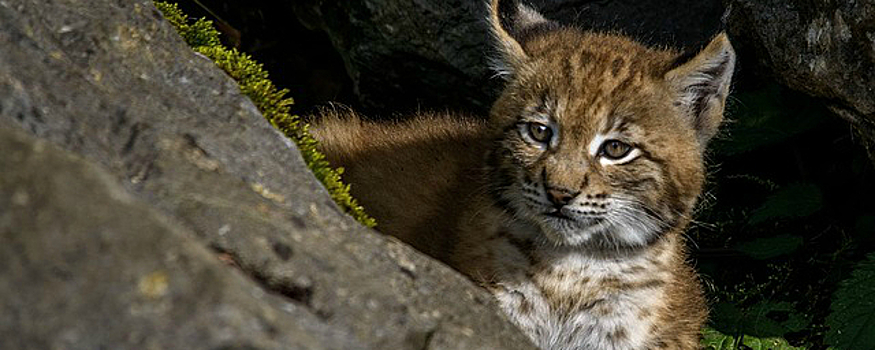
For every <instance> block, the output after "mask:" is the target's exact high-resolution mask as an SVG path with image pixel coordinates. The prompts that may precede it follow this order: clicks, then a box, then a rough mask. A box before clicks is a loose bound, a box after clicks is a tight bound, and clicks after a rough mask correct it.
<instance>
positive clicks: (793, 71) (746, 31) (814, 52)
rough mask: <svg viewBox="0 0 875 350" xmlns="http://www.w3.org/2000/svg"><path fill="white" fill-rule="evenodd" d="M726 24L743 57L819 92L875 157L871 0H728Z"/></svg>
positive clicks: (791, 82)
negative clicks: (858, 131) (856, 130)
mask: <svg viewBox="0 0 875 350" xmlns="http://www.w3.org/2000/svg"><path fill="white" fill-rule="evenodd" d="M729 4H730V11H729V16H728V26H729V30H730V34H731V36H732V40H733V43H734V44H735V45H736V46H737V47H738V49H739V52H740V54H741V55H742V57H743V58H745V57H747V58H753V59H754V60H753V61H752V62H751V63H753V66H754V67H750V68H755V69H762V70H765V71H767V72H769V73H771V74H772V75H773V76H774V77H775V78H776V79H777V80H778V81H780V82H781V83H783V84H785V85H787V86H788V87H790V88H792V89H795V90H799V91H802V92H805V93H807V94H809V95H812V96H815V97H820V98H823V99H824V100H825V102H826V103H827V104H828V105H829V106H830V107H831V108H832V110H833V111H835V112H836V113H837V114H839V115H841V116H842V117H844V118H845V119H847V120H849V121H851V122H852V123H853V124H854V125H855V126H856V127H857V128H858V130H860V131H861V133H862V134H863V135H864V136H865V137H866V138H867V139H868V140H869V143H870V147H869V148H870V155H871V156H873V158H872V159H873V162H875V153H872V152H873V151H875V148H873V147H875V1H872V0H863V1H820V0H804V1H796V0H794V1H788V0H768V1H762V0H732V1H730V2H729Z"/></svg>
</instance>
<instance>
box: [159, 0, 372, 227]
mask: <svg viewBox="0 0 875 350" xmlns="http://www.w3.org/2000/svg"><path fill="white" fill-rule="evenodd" d="M155 7H157V8H158V9H159V10H160V11H161V12H162V13H163V14H164V17H165V18H166V19H167V21H168V22H170V23H171V24H172V25H173V26H174V27H175V28H176V30H177V32H179V35H180V36H182V38H183V39H184V40H185V42H186V43H188V45H189V46H191V48H192V49H193V50H194V51H196V52H198V53H200V54H202V55H204V56H206V57H208V58H209V59H211V60H213V62H215V63H216V65H217V66H219V68H221V69H222V70H224V71H225V72H226V73H227V74H228V75H230V76H231V77H232V78H234V80H235V81H237V84H238V85H239V86H240V91H241V92H242V93H243V94H244V95H246V96H248V97H249V98H250V99H251V100H252V102H253V103H254V104H255V106H256V107H257V108H258V110H259V111H261V113H262V115H264V117H265V118H267V120H268V121H269V122H270V123H271V124H272V125H273V126H274V127H276V128H277V129H279V130H280V131H282V132H283V133H284V134H285V135H286V136H287V137H288V138H290V139H291V140H292V141H294V142H295V144H296V145H297V146H298V149H299V150H300V151H301V155H302V156H303V158H304V161H305V162H306V163H307V166H308V167H309V168H310V170H312V171H313V174H314V175H316V178H317V179H319V181H320V182H322V184H323V185H324V186H325V188H326V189H328V192H329V193H330V194H331V198H332V199H334V201H335V202H337V204H338V205H340V207H342V208H343V209H344V210H346V211H347V213H349V214H350V215H352V216H353V217H354V218H355V219H356V220H358V222H360V223H361V224H362V225H365V226H367V227H374V226H375V225H376V221H375V220H374V219H373V218H372V217H370V216H368V215H367V214H366V213H365V210H364V208H362V207H361V206H360V205H359V204H358V202H357V201H356V200H355V199H354V198H352V196H351V195H350V193H349V185H347V184H344V183H343V181H342V180H341V174H342V173H343V169H342V168H336V169H335V168H332V167H331V165H330V164H329V163H328V161H327V160H326V159H325V155H324V154H322V153H321V152H319V151H318V150H317V141H316V140H315V139H314V138H313V137H312V136H311V135H310V133H309V131H308V130H307V128H308V125H307V124H306V123H304V122H303V121H302V120H301V118H300V117H298V116H297V115H292V114H291V113H290V112H289V106H290V105H292V104H293V103H294V101H293V100H292V98H290V97H286V94H288V90H286V89H278V88H277V87H276V86H275V85H274V84H273V83H272V82H271V81H270V79H269V78H268V73H267V71H266V70H264V67H263V66H262V65H261V64H260V63H258V62H256V61H255V60H253V59H252V57H250V56H249V55H247V54H245V53H242V52H239V51H237V50H236V49H228V48H226V47H225V46H223V45H222V44H221V41H220V40H219V32H218V31H217V30H216V29H215V28H214V27H213V24H212V22H211V21H208V20H206V19H203V18H201V19H198V20H195V21H192V20H190V19H189V18H188V16H187V15H185V14H184V13H182V11H181V10H180V9H179V7H178V6H177V5H176V4H172V3H167V2H155Z"/></svg>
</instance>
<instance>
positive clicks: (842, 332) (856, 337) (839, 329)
mask: <svg viewBox="0 0 875 350" xmlns="http://www.w3.org/2000/svg"><path fill="white" fill-rule="evenodd" d="M830 309H831V310H832V313H831V314H830V315H829V317H827V318H826V324H827V325H828V326H829V332H827V334H826V342H827V344H830V345H832V346H834V347H835V348H836V349H842V350H870V349H872V348H873V347H875V253H872V254H869V256H868V257H867V258H866V260H865V261H863V262H862V263H860V264H859V265H858V266H857V268H856V269H855V270H854V272H852V273H851V278H849V279H847V280H845V281H844V282H842V284H841V286H840V287H839V289H838V290H837V291H836V293H835V295H834V296H833V302H832V305H831V306H830Z"/></svg>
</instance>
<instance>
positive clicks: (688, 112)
mask: <svg viewBox="0 0 875 350" xmlns="http://www.w3.org/2000/svg"><path fill="white" fill-rule="evenodd" d="M734 69H735V51H734V50H733V49H732V45H731V44H730V43H729V38H728V37H727V36H726V34H725V33H720V34H718V35H717V36H716V37H714V39H712V40H711V42H710V43H709V44H708V46H706V47H705V48H704V49H703V50H702V51H699V53H697V54H696V55H695V56H693V57H692V58H691V59H685V57H684V56H681V57H680V58H679V59H678V62H677V63H676V64H675V67H674V68H673V69H671V70H670V71H668V73H666V74H665V80H666V81H667V82H668V83H669V85H670V86H671V87H672V88H674V89H675V91H676V93H677V94H676V96H677V97H676V100H675V105H677V106H680V107H681V110H682V111H683V112H684V114H685V116H686V117H687V118H688V120H689V122H690V125H691V126H692V127H693V128H694V129H695V130H696V135H697V136H698V139H699V144H700V145H701V147H702V148H705V145H706V144H707V143H708V141H710V140H711V138H712V137H714V135H715V134H716V133H717V128H718V127H719V126H720V123H721V122H722V121H723V109H724V106H725V105H726V96H727V95H729V87H730V81H731V79H732V71H733V70H734Z"/></svg>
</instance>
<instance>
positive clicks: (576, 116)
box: [313, 0, 735, 350]
mask: <svg viewBox="0 0 875 350" xmlns="http://www.w3.org/2000/svg"><path fill="white" fill-rule="evenodd" d="M489 23H490V24H491V30H492V34H493V37H494V38H495V41H496V47H497V48H498V53H499V55H498V59H497V60H496V62H495V65H496V69H497V70H498V72H499V73H500V75H501V76H502V77H504V78H505V79H507V84H506V87H505V90H504V91H503V93H502V94H501V96H500V97H499V98H498V100H497V101H496V102H495V104H494V105H493V108H492V110H491V113H490V117H489V118H488V120H482V119H476V118H466V117H460V116H452V115H443V114H421V115H418V116H416V117H415V118H411V119H409V120H407V121H404V122H393V123H374V122H365V121H362V120H361V118H359V117H358V116H357V115H355V113H353V112H351V111H348V110H337V109H334V110H325V111H323V113H322V116H321V118H320V119H319V121H318V123H317V124H316V125H315V126H314V128H313V131H314V134H315V136H316V137H317V138H318V139H320V141H321V142H322V147H323V151H325V153H326V154H327V155H328V157H329V159H330V160H331V161H332V162H335V163H337V164H340V165H342V166H343V167H345V168H346V173H345V174H344V175H345V176H346V178H347V179H348V181H350V182H351V183H352V193H353V194H354V195H355V196H356V197H357V198H359V200H360V201H361V202H362V203H363V204H364V205H365V207H366V208H368V210H369V212H371V214H372V215H374V216H375V217H376V218H377V219H378V222H379V225H380V226H379V229H380V230H382V231H383V232H386V233H388V234H391V235H394V236H396V237H399V238H401V239H402V240H404V241H405V242H408V243H410V244H411V245H413V246H415V247H416V248H418V249H420V250H422V251H424V252H426V253H428V254H431V255H433V256H435V257H437V258H439V259H441V260H443V261H445V262H447V263H449V264H450V265H452V266H453V267H455V268H456V269H458V270H459V271H461V272H463V273H465V274H467V275H468V276H469V277H470V278H471V279H472V280H474V281H476V282H477V283H479V284H481V285H482V286H484V287H485V288H486V289H488V290H489V291H490V292H492V293H493V295H494V296H495V298H496V300H497V302H498V304H499V305H500V306H501V308H502V309H503V310H504V312H505V313H506V314H507V315H508V316H509V317H510V319H511V320H513V321H514V322H515V323H516V324H517V325H518V326H519V327H520V328H521V329H522V330H523V331H524V332H525V333H526V334H528V335H529V336H530V337H531V339H532V340H533V341H534V342H535V343H536V344H537V345H539V346H540V347H541V348H543V349H555V350H560V349H569V350H570V349H695V348H698V339H699V338H698V334H699V329H700V327H701V326H702V324H703V322H704V320H705V317H706V309H705V306H704V302H703V298H702V293H701V290H700V287H699V283H698V281H697V279H696V276H695V273H694V272H693V270H692V269H691V268H690V267H689V266H688V265H687V264H686V262H685V259H686V256H685V248H684V247H685V242H684V240H683V236H682V233H683V230H684V229H685V228H686V226H687V224H688V223H689V221H690V213H691V211H692V208H693V206H694V205H695V203H696V199H697V197H698V196H699V194H700V192H701V188H702V183H703V181H704V170H703V160H702V157H703V152H704V150H705V146H706V144H707V143H708V141H709V140H710V139H711V138H712V137H713V136H714V134H715V133H716V131H717V127H718V126H719V124H720V122H721V120H722V118H723V106H724V104H725V100H726V96H727V94H728V89H729V80H730V76H731V73H732V70H733V65H734V60H735V56H734V53H733V50H732V47H731V46H730V44H729V42H728V40H727V38H726V36H725V35H723V34H720V35H718V36H716V37H715V38H714V39H713V40H712V42H711V43H710V44H709V45H708V46H707V47H705V48H704V49H703V50H702V51H700V52H699V53H698V54H696V55H680V54H678V53H677V52H674V51H670V50H661V49H652V48H648V47H645V46H643V45H640V44H638V43H636V42H634V41H632V40H630V39H628V38H626V37H623V36H619V35H612V34H599V33H589V32H583V31H580V30H577V29H575V28H568V27H563V26H560V25H558V24H556V23H553V22H550V21H548V20H546V19H545V18H544V17H543V16H541V15H540V14H538V13H537V12H535V11H534V10H532V9H530V8H528V7H526V6H523V5H520V4H517V3H515V2H513V1H499V0H493V1H492V2H491V3H490V17H489Z"/></svg>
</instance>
